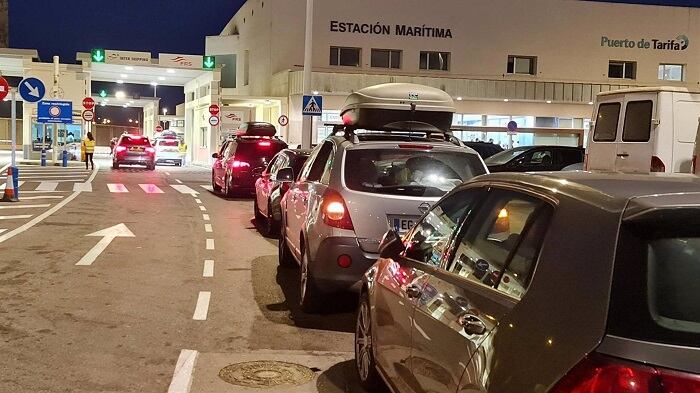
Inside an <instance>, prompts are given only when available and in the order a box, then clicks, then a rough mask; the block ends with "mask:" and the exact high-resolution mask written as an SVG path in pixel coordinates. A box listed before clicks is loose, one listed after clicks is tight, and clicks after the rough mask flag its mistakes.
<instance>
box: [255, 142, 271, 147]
mask: <svg viewBox="0 0 700 393" xmlns="http://www.w3.org/2000/svg"><path fill="white" fill-rule="evenodd" d="M258 146H260V147H270V146H272V142H270V141H260V142H258Z"/></svg>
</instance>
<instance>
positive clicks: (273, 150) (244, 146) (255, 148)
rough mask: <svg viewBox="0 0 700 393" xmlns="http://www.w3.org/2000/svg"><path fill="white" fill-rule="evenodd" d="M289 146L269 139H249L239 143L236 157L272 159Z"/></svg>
mask: <svg viewBox="0 0 700 393" xmlns="http://www.w3.org/2000/svg"><path fill="white" fill-rule="evenodd" d="M286 148H287V145H286V144H284V143H280V142H278V141H274V140H269V139H260V140H249V141H244V142H241V143H239V144H238V147H236V153H235V154H236V157H240V158H246V157H247V158H249V159H253V158H266V159H268V160H269V159H271V158H272V157H274V156H275V154H277V153H279V152H280V151H282V150H284V149H286Z"/></svg>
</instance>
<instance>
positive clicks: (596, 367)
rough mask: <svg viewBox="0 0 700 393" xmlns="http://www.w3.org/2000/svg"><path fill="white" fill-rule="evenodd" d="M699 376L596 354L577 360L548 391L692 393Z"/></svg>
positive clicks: (579, 392) (567, 392) (699, 388)
mask: <svg viewBox="0 0 700 393" xmlns="http://www.w3.org/2000/svg"><path fill="white" fill-rule="evenodd" d="M698 391H700V376H698V375H693V374H686V373H681V372H677V371H671V370H665V369H658V368H654V367H650V366H646V365H642V364H638V363H632V362H627V361H624V360H618V359H615V358H611V357H607V356H604V355H599V354H592V355H590V356H588V357H587V358H586V359H584V360H583V361H582V362H580V363H579V364H577V365H576V366H575V367H574V368H573V369H572V370H571V371H569V373H568V374H566V375H565V376H564V378H562V379H561V380H560V381H559V382H558V383H557V384H556V385H555V386H554V388H553V389H552V390H551V391H550V393H685V392H688V393H694V392H698Z"/></svg>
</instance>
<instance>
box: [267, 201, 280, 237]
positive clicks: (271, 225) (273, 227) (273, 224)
mask: <svg viewBox="0 0 700 393" xmlns="http://www.w3.org/2000/svg"><path fill="white" fill-rule="evenodd" d="M264 220H265V227H264V230H265V236H273V235H275V234H277V232H279V227H280V225H279V223H278V222H277V221H275V218H274V217H273V216H272V203H270V201H269V200H268V201H267V216H266V217H265V218H264Z"/></svg>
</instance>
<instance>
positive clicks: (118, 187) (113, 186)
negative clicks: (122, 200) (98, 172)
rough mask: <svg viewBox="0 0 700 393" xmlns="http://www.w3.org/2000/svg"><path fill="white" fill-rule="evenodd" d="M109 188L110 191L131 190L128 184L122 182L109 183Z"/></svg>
mask: <svg viewBox="0 0 700 393" xmlns="http://www.w3.org/2000/svg"><path fill="white" fill-rule="evenodd" d="M107 188H109V192H129V190H128V189H127V188H126V186H125V185H123V184H121V183H116V184H113V183H109V184H107Z"/></svg>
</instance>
